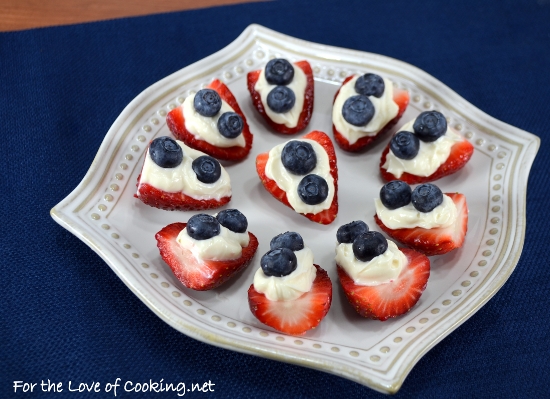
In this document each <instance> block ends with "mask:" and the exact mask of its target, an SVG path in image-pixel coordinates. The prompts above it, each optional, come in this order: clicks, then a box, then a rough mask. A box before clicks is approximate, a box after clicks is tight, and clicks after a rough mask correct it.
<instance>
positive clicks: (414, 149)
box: [380, 111, 474, 184]
mask: <svg viewBox="0 0 550 399" xmlns="http://www.w3.org/2000/svg"><path fill="white" fill-rule="evenodd" d="M473 152H474V146H473V145H472V144H471V143H470V142H469V141H468V140H466V139H464V138H463V137H462V136H460V135H459V134H458V133H456V132H455V131H454V130H453V129H451V128H450V127H448V126H447V120H446V119H445V116H444V115H443V114H441V113H440V112H437V111H426V112H422V113H421V114H420V115H418V117H417V118H416V119H414V120H412V121H410V122H409V123H407V124H405V125H404V126H403V127H402V128H401V129H400V130H399V132H397V133H396V134H395V135H394V136H393V137H392V139H391V141H390V142H389V144H388V145H387V147H386V149H385V150H384V151H383V153H382V158H381V160H380V172H381V173H382V177H383V178H384V179H385V180H387V181H390V180H397V179H400V180H403V181H405V182H407V183H409V184H419V183H427V182H430V181H434V180H437V179H440V178H442V177H444V176H447V175H450V174H452V173H455V172H456V171H457V170H459V169H462V168H463V167H464V165H466V162H468V161H469V160H470V158H471V157H472V153H473Z"/></svg>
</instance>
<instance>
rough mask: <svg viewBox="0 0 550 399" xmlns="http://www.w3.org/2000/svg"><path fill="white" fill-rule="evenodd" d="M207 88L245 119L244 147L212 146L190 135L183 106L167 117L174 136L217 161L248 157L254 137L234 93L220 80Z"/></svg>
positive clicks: (214, 81)
mask: <svg viewBox="0 0 550 399" xmlns="http://www.w3.org/2000/svg"><path fill="white" fill-rule="evenodd" d="M206 88H208V89H212V90H215V91H216V92H218V94H219V95H220V97H221V98H222V100H224V101H225V102H226V103H227V104H229V106H231V108H233V110H234V111H235V112H236V113H237V114H239V115H240V116H241V118H242V119H243V131H242V135H243V137H244V140H245V146H244V147H239V146H234V147H216V146H215V145H212V144H210V143H208V142H206V141H204V140H200V139H197V138H196V137H195V135H194V134H193V133H190V132H189V131H188V130H187V129H186V128H185V118H184V116H183V107H182V106H180V107H177V108H174V109H173V110H172V111H170V112H169V113H168V115H167V116H166V124H167V125H168V128H169V129H170V131H171V132H172V134H173V135H174V136H176V137H177V138H178V139H179V140H181V141H183V142H184V143H185V144H187V145H188V146H189V147H191V148H194V149H196V150H199V151H202V152H204V153H206V154H208V155H210V156H213V157H214V158H217V159H224V160H227V161H240V160H242V159H243V158H245V157H246V156H247V155H248V153H249V152H250V149H251V148H252V140H253V136H252V133H250V129H249V127H248V123H247V122H246V118H245V116H244V114H243V112H242V111H241V108H240V107H239V104H238V103H237V100H236V99H235V96H233V93H231V91H230V90H229V88H228V87H227V86H226V85H225V84H223V83H222V82H220V81H219V80H218V79H214V80H213V81H212V83H210V84H209V85H208V86H206Z"/></svg>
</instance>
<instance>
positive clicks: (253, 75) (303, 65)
mask: <svg viewBox="0 0 550 399" xmlns="http://www.w3.org/2000/svg"><path fill="white" fill-rule="evenodd" d="M294 65H295V66H297V67H298V68H300V69H301V70H302V71H304V73H305V74H306V80H307V84H306V90H305V93H304V107H303V109H302V112H301V113H300V117H299V118H298V124H297V125H296V127H286V126H285V125H283V124H280V123H275V122H273V121H272V120H271V118H270V117H269V116H268V115H267V113H266V112H265V109H264V105H263V103H262V98H261V96H260V93H258V92H257V91H256V90H255V89H254V87H255V86H256V82H257V81H258V79H259V77H260V73H261V70H257V71H251V72H248V75H247V86H248V91H249V92H250V95H251V96H252V103H253V104H254V107H256V109H257V110H258V112H259V113H260V115H262V116H263V117H264V119H265V120H266V121H267V123H268V124H269V125H270V126H271V127H272V128H273V129H275V130H276V131H277V132H279V133H282V134H294V133H298V132H299V131H301V130H304V129H305V128H306V126H307V125H308V123H309V121H310V120H311V116H312V115H313V98H314V82H313V71H312V69H311V65H309V62H307V61H298V62H295V63H294Z"/></svg>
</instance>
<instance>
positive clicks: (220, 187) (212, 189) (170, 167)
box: [134, 136, 231, 211]
mask: <svg viewBox="0 0 550 399" xmlns="http://www.w3.org/2000/svg"><path fill="white" fill-rule="evenodd" d="M134 197H136V198H138V199H140V200H141V201H142V202H143V203H145V204H147V205H150V206H153V207H156V208H160V209H164V210H170V211H172V210H184V211H189V210H204V209H212V208H219V207H221V206H223V205H225V204H227V203H228V202H229V200H230V199H231V181H230V178H229V174H228V173H227V172H226V171H225V169H224V168H223V166H221V165H220V163H219V162H218V161H217V160H216V159H214V158H212V157H210V156H207V155H206V154H204V153H202V152H200V151H196V150H193V149H192V148H189V147H187V146H186V145H185V144H184V143H183V142H181V141H177V140H174V139H172V138H170V137H167V136H163V137H158V138H156V139H154V140H153V141H151V143H150V145H149V148H148V149H147V151H146V153H145V160H144V163H143V167H142V170H141V174H140V175H139V176H138V182H137V193H136V194H135V195H134Z"/></svg>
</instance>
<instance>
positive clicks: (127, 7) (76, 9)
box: [0, 0, 258, 32]
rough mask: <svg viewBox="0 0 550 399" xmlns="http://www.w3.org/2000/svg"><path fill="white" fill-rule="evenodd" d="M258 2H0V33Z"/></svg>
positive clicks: (159, 0)
mask: <svg viewBox="0 0 550 399" xmlns="http://www.w3.org/2000/svg"><path fill="white" fill-rule="evenodd" d="M254 1H258V0H133V1H128V0H0V3H1V4H0V32H6V31H13V30H22V29H29V28H37V27H44V26H55V25H67V24H75V23H80V22H91V21H99V20H105V19H113V18H121V17H131V16H138V15H147V14H158V13H163V12H170V11H182V10H190V9H197V8H206V7H213V6H219V5H227V4H236V3H250V2H254Z"/></svg>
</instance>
